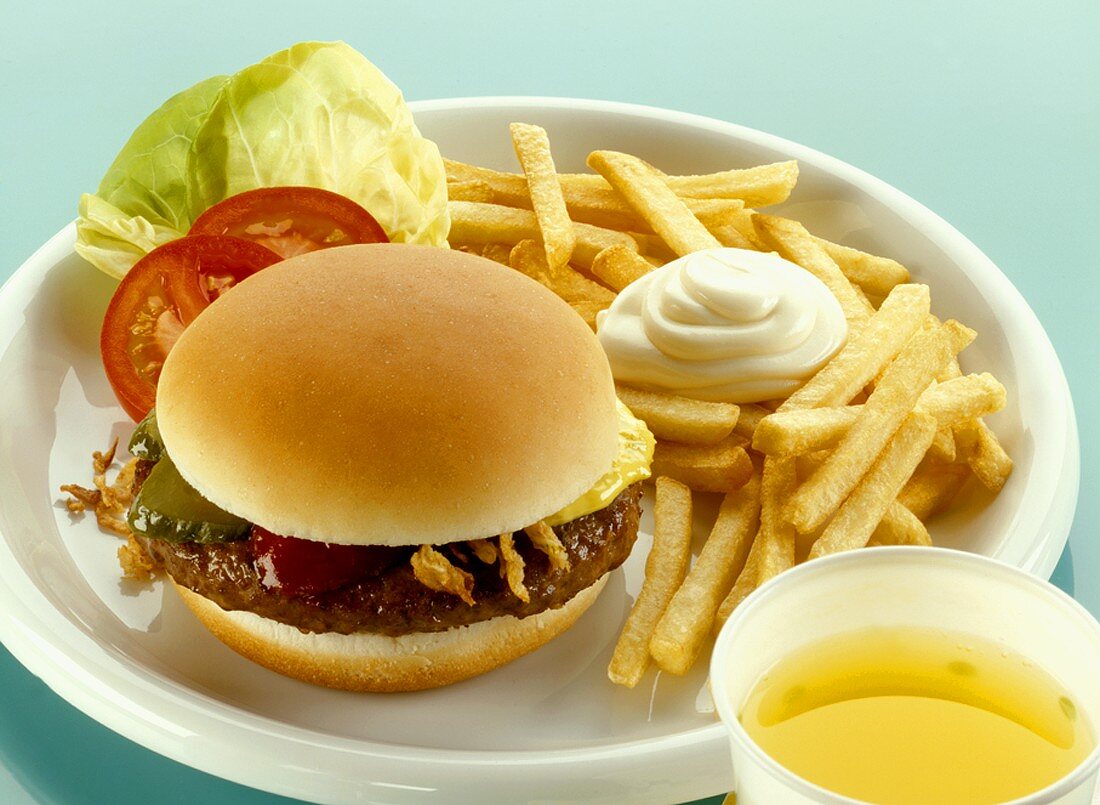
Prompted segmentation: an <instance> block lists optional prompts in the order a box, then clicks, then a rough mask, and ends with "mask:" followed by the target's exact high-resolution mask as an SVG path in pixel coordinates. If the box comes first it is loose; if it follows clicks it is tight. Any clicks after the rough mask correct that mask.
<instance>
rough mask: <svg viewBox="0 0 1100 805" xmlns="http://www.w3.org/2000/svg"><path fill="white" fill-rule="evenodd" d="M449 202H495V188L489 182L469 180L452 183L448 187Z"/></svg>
mask: <svg viewBox="0 0 1100 805" xmlns="http://www.w3.org/2000/svg"><path fill="white" fill-rule="evenodd" d="M447 200H448V201H482V202H485V203H491V202H492V201H493V188H492V187H491V186H490V185H489V183H488V182H483V181H481V180H479V179H469V180H467V181H464V182H452V183H450V184H448V185H447Z"/></svg>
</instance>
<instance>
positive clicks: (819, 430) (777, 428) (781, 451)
mask: <svg viewBox="0 0 1100 805" xmlns="http://www.w3.org/2000/svg"><path fill="white" fill-rule="evenodd" d="M1005 399H1006V395H1005V388H1004V386H1002V385H1001V384H1000V382H998V381H997V379H996V378H995V377H993V375H991V374H989V373H987V372H983V373H982V374H975V375H966V376H963V377H957V378H954V379H952V380H948V381H946V382H944V383H936V384H933V385H932V386H931V387H930V388H928V389H927V390H926V391H925V392H924V393H923V394H921V395H920V398H919V399H918V400H917V406H916V410H918V411H922V412H924V413H926V414H929V415H930V416H933V417H935V419H936V424H937V426H938V427H939V428H940V430H937V432H936V438H937V439H938V438H940V436H941V434H943V435H944V437H945V438H946V439H949V440H950V441H951V447H950V450H949V451H947V452H946V453H944V452H940V453H937V454H936V455H937V457H938V458H940V459H941V460H944V461H953V460H954V452H955V451H954V439H953V437H951V436H950V433H951V431H950V428H952V427H954V426H957V425H962V424H963V423H965V422H967V421H969V420H972V419H974V418H975V417H978V416H982V415H984V414H990V413H993V412H994V411H999V410H1000V409H1001V408H1003V407H1004V405H1005ZM862 410H863V406H861V405H848V406H843V407H837V408H811V409H794V410H789V411H779V412H776V413H774V414H770V415H769V416H767V417H765V418H764V419H763V420H762V421H761V422H760V423H759V425H758V426H757V428H756V430H755V433H754V434H753V442H752V447H753V449H754V450H757V451H759V452H761V453H766V454H768V455H781V456H785V455H797V454H800V453H810V452H813V451H815V450H822V449H825V448H827V447H832V446H833V445H835V444H836V443H837V442H838V441H840V439H841V437H842V436H843V435H844V434H845V433H847V431H848V428H849V427H851V425H852V423H853V422H855V420H856V418H857V417H858V416H859V413H860V412H861V411H862ZM935 444H936V440H933V446H934V445H935Z"/></svg>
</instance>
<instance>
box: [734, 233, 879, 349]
mask: <svg viewBox="0 0 1100 805" xmlns="http://www.w3.org/2000/svg"><path fill="white" fill-rule="evenodd" d="M752 221H753V226H755V227H756V235H757V237H759V238H760V240H761V241H763V243H764V244H765V245H766V246H767V247H768V248H771V249H774V250H775V251H777V252H779V255H780V256H781V257H783V258H785V259H787V260H790V261H791V262H792V263H797V264H798V265H800V266H802V267H803V268H804V269H806V270H807V271H809V272H810V273H811V274H813V275H814V276H815V277H817V278H818V279H819V280H821V281H822V282H823V283H825V286H826V287H827V288H828V289H829V290H830V291H832V294H833V296H835V297H836V300H837V301H838V302H839V303H840V308H841V310H843V311H844V318H845V319H847V320H848V329H849V330H850V336H849V337H852V336H855V335H858V334H859V331H860V330H861V329H862V328H863V326H864V325H865V324H866V323H867V320H868V319H869V318H870V317H871V314H873V313H874V312H875V309H874V308H873V307H872V306H871V303H870V302H868V301H867V297H865V296H864V295H863V294H862V292H860V291H858V290H857V289H856V288H855V287H854V286H853V285H852V283H851V282H849V281H848V278H847V277H845V276H844V274H843V272H841V270H840V267H839V266H838V265H837V264H836V263H835V262H834V261H833V258H831V257H830V256H829V254H828V252H826V251H825V249H824V248H822V246H821V245H820V244H819V243H818V242H817V241H816V240H815V239H814V237H813V236H812V235H811V234H810V233H809V232H807V231H806V228H805V227H804V226H802V224H800V223H798V222H797V221H792V220H790V219H789V218H778V217H775V216H771V215H760V214H756V215H754V216H753V218H752Z"/></svg>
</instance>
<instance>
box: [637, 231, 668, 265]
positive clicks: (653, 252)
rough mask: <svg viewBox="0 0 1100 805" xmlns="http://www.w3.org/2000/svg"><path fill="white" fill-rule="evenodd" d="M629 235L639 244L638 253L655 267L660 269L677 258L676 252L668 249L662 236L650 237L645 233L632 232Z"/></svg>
mask: <svg viewBox="0 0 1100 805" xmlns="http://www.w3.org/2000/svg"><path fill="white" fill-rule="evenodd" d="M628 234H629V235H630V237H631V238H633V239H634V242H635V243H637V244H638V253H639V254H641V255H642V257H644V258H645V259H646V260H648V261H649V262H650V263H651V264H652V265H653V266H654V267H657V268H659V267H661V266H663V265H664V264H665V263H668V262H670V261H672V260H675V259H676V257H677V254H676V252H674V251H672V249H670V248H669V247H668V244H667V243H665V242H664V241H663V240H662V239H661V236H660V235H650V234H647V233H645V232H630V233H628Z"/></svg>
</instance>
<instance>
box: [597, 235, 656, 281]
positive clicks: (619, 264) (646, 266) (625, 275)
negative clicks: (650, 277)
mask: <svg viewBox="0 0 1100 805" xmlns="http://www.w3.org/2000/svg"><path fill="white" fill-rule="evenodd" d="M652 270H653V265H651V264H650V263H649V262H648V261H647V260H646V259H645V258H644V257H642V256H641V255H640V254H638V253H637V252H635V251H631V250H630V249H627V248H625V247H624V246H608V247H607V248H606V249H604V250H603V251H602V252H600V253H599V254H597V255H596V259H595V260H593V261H592V274H593V276H595V277H596V279H598V280H599V281H600V282H602V283H603V284H604V285H607V286H608V287H609V288H613V289H614V290H616V291H621V290H622V289H623V288H625V287H626V286H627V285H629V284H630V283H632V282H634V280H637V279H641V278H642V277H644V276H645V275H646V274H648V273H649V272H650V271H652Z"/></svg>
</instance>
